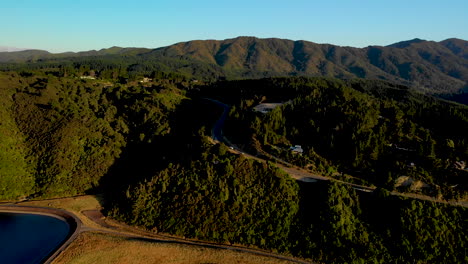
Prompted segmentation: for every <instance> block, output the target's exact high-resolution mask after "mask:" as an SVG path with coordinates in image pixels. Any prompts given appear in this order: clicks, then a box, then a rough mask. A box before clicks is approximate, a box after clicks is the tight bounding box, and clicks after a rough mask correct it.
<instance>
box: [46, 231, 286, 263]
mask: <svg viewBox="0 0 468 264" xmlns="http://www.w3.org/2000/svg"><path fill="white" fill-rule="evenodd" d="M52 263H54V264H59V263H73V264H81V263H83V264H85V263H86V264H87V263H100V264H106V263H109V264H111V263H112V264H117V263H137V264H138V263H142V264H143V263H145V264H146V263H161V264H164V263H172V264H182V263H183V264H192V263H193V264H195V263H196V264H202V263H204V264H208V263H210V264H211V263H223V264H231V263H232V264H233V263H252V264H254V263H262V264H263V263H271V264H276V263H290V262H288V261H284V260H278V259H275V258H268V257H263V256H258V255H254V254H249V253H240V252H234V251H230V250H222V249H207V248H203V247H197V246H189V245H177V244H168V243H154V242H142V241H137V240H132V239H127V238H122V237H116V236H111V235H107V234H99V233H82V234H80V236H79V237H78V238H77V239H76V240H75V241H74V242H73V243H72V244H71V245H70V246H69V248H68V249H67V250H66V251H65V252H63V253H62V254H60V255H59V256H58V258H57V259H55V261H54V262H52Z"/></svg>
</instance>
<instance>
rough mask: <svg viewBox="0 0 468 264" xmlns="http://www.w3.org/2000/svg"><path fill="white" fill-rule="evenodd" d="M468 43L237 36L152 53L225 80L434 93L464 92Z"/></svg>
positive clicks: (466, 77) (196, 42) (467, 72)
mask: <svg viewBox="0 0 468 264" xmlns="http://www.w3.org/2000/svg"><path fill="white" fill-rule="evenodd" d="M467 46H468V42H467V41H464V40H460V39H448V40H445V41H442V42H433V41H425V40H420V39H415V40H411V41H405V42H400V43H396V44H393V45H390V46H387V47H382V46H369V47H366V48H353V47H340V46H335V45H329V44H316V43H312V42H308V41H292V40H285V39H274V38H272V39H258V38H253V37H239V38H235V39H228V40H224V41H214V40H207V41H190V42H184V43H178V44H175V45H172V46H169V47H165V48H160V49H156V50H154V51H152V52H151V53H150V54H148V55H147V56H155V57H158V58H167V57H171V58H180V57H184V58H191V59H193V60H199V61H202V62H205V63H209V64H213V65H216V66H219V67H221V69H222V70H223V72H224V73H225V74H226V76H227V77H228V78H240V77H267V76H295V75H304V76H332V77H338V78H355V77H359V78H369V79H383V80H389V81H393V82H398V83H404V84H409V85H413V86H417V87H420V88H422V89H425V88H429V89H430V90H432V91H434V92H455V91H459V90H461V89H463V88H465V89H467V88H468V87H467V81H468V52H467Z"/></svg>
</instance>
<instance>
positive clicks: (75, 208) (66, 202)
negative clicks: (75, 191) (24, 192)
mask: <svg viewBox="0 0 468 264" xmlns="http://www.w3.org/2000/svg"><path fill="white" fill-rule="evenodd" d="M100 199H101V198H100V197H99V196H95V195H86V196H78V197H71V198H62V199H50V200H42V201H27V202H22V203H18V204H19V205H23V206H42V207H52V208H59V209H65V210H67V211H69V212H72V213H74V214H75V215H76V216H77V217H78V218H80V220H81V222H83V224H84V225H86V226H89V227H95V228H99V225H97V224H96V223H94V222H93V221H91V220H89V218H88V217H86V216H85V215H84V214H83V213H81V212H82V211H85V210H95V209H99V208H101V204H100V202H99V200H100Z"/></svg>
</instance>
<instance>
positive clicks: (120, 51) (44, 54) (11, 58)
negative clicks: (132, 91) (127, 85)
mask: <svg viewBox="0 0 468 264" xmlns="http://www.w3.org/2000/svg"><path fill="white" fill-rule="evenodd" d="M149 51H151V49H145V48H121V47H111V48H108V49H101V50H90V51H81V52H64V53H50V52H48V51H45V50H22V51H16V52H0V62H9V63H11V62H35V61H37V60H47V59H64V58H74V57H91V56H105V55H136V54H140V53H145V52H149Z"/></svg>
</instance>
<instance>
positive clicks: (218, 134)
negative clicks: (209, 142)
mask: <svg viewBox="0 0 468 264" xmlns="http://www.w3.org/2000/svg"><path fill="white" fill-rule="evenodd" d="M205 99H206V100H209V101H211V102H213V103H215V104H216V105H218V106H220V107H222V108H223V109H224V111H223V114H222V115H221V116H220V117H219V119H218V121H216V123H215V125H214V126H213V129H212V138H213V139H214V140H215V141H218V142H223V143H225V144H226V145H227V146H229V147H230V148H231V149H232V150H234V151H235V152H237V153H240V154H243V155H244V156H246V157H248V158H252V159H256V160H259V161H263V162H266V161H265V160H264V159H262V158H259V157H257V156H255V155H251V154H247V153H245V152H243V150H241V149H239V148H237V147H236V146H235V145H233V144H232V143H231V142H229V140H228V139H226V138H225V137H224V135H223V125H224V122H225V121H226V118H227V115H228V113H229V109H230V107H229V106H228V105H227V104H224V103H222V102H220V101H218V100H214V99H210V98H205ZM266 154H267V155H268V156H269V157H270V158H272V159H274V160H276V161H277V163H276V166H277V167H279V168H281V169H282V170H283V171H285V172H286V173H287V174H289V176H291V178H294V179H296V180H299V181H303V182H314V181H317V180H322V181H328V180H331V181H335V182H339V183H342V184H346V185H349V186H351V187H352V188H353V189H355V190H357V191H362V192H373V191H374V190H375V189H376V188H375V187H369V186H365V185H359V184H354V183H349V182H345V181H342V180H338V179H334V178H331V177H327V176H323V175H318V174H313V173H311V172H309V171H306V170H304V169H302V168H298V167H297V166H295V165H293V164H291V163H289V162H286V161H284V160H282V159H280V158H278V157H275V156H273V155H271V154H268V153H266ZM390 194H391V195H398V196H403V197H407V198H412V199H418V200H425V201H431V202H436V203H443V204H450V205H454V206H462V207H467V208H468V201H461V202H458V201H441V200H436V199H435V198H433V197H430V196H426V195H418V194H411V193H410V194H405V193H400V192H395V191H392V192H390Z"/></svg>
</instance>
